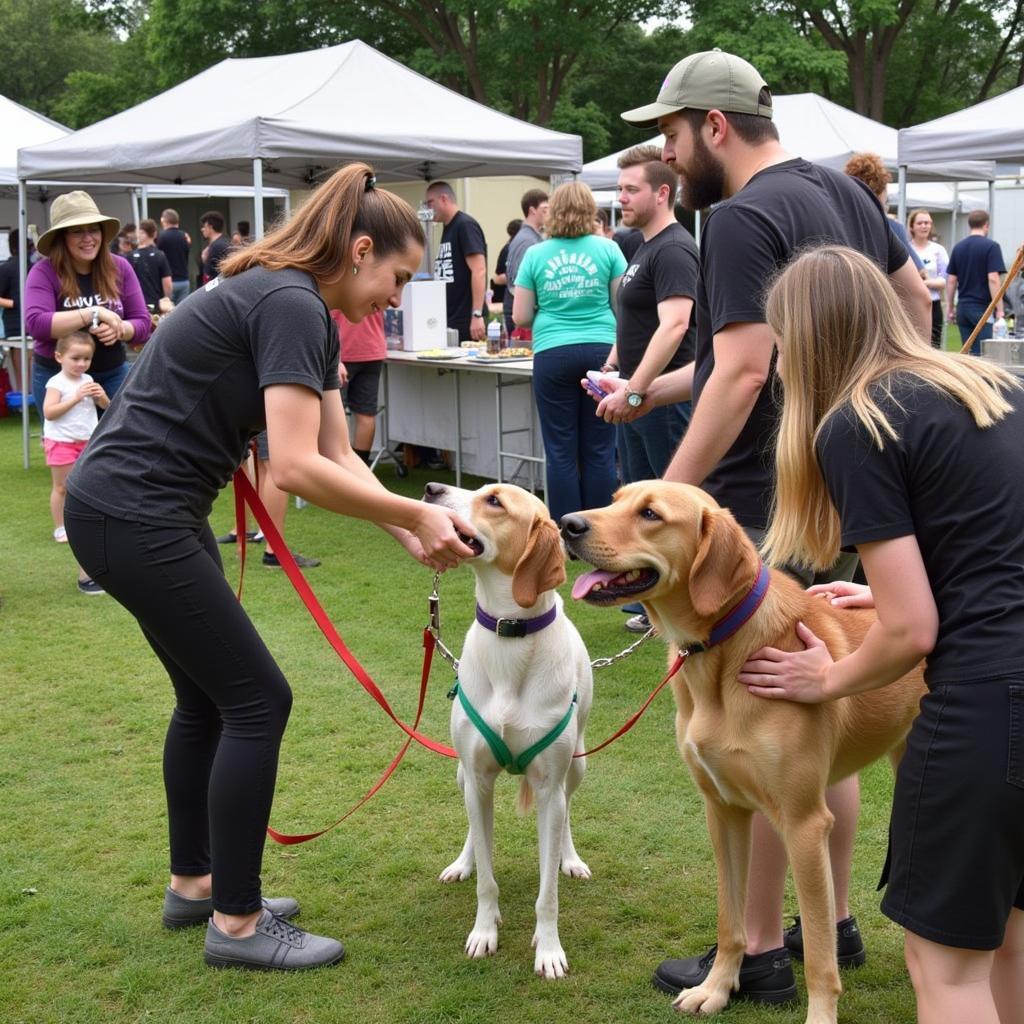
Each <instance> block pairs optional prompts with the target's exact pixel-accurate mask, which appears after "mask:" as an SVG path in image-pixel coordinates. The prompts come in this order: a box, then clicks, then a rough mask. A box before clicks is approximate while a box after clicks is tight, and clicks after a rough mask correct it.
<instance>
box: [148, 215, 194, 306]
mask: <svg viewBox="0 0 1024 1024" xmlns="http://www.w3.org/2000/svg"><path fill="white" fill-rule="evenodd" d="M180 223H181V222H180V220H179V219H178V211H177V210H171V209H166V210H164V212H163V213H161V214H160V229H161V230H160V234H159V235H158V236H157V239H156V247H157V248H158V249H159V250H160V251H161V252H162V253H163V254H164V255H165V256H166V257H167V262H168V263H169V264H170V267H171V300H172V301H173V302H174V304H175V305H177V304H178V303H179V302H181V301H182V299H184V298H185V297H186V296H187V295H188V293H189V290H190V288H189V279H188V254H189V252H190V251H191V249H192V239H191V238H189V236H188V235H187V234H186V233H185V232H184V231H182V230H181V227H180V226H179V225H180Z"/></svg>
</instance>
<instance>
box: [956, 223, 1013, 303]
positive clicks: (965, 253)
mask: <svg viewBox="0 0 1024 1024" xmlns="http://www.w3.org/2000/svg"><path fill="white" fill-rule="evenodd" d="M946 273H947V274H955V275H956V297H957V301H958V302H967V303H974V304H975V305H976V306H988V304H989V303H990V302H991V301H992V294H991V292H990V291H989V287H988V275H989V274H991V273H998V274H1005V273H1006V267H1005V265H1004V264H1003V250H1002V249H1000V248H999V244H998V243H997V242H993V241H992V239H991V238H986V237H985V236H984V235H968V236H967V237H966V238H961V239H960V241H959V242H957V243H956V245H954V246H953V251H952V252H951V253H950V254H949V266H948V267H947V268H946Z"/></svg>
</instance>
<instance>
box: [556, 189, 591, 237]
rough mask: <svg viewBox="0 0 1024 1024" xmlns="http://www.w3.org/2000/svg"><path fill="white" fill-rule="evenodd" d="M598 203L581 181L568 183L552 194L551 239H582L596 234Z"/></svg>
mask: <svg viewBox="0 0 1024 1024" xmlns="http://www.w3.org/2000/svg"><path fill="white" fill-rule="evenodd" d="M595 217H597V203H595V202H594V193H593V192H591V191H590V189H589V188H588V187H587V186H586V185H584V184H583V182H581V181H567V182H566V183H565V184H564V185H559V186H558V188H556V189H555V191H554V192H553V193H552V194H551V207H550V208H549V210H548V219H547V225H546V226H547V230H548V235H549V236H550V237H551V238H582V237H583V236H584V235H592V234H593V233H594V218H595Z"/></svg>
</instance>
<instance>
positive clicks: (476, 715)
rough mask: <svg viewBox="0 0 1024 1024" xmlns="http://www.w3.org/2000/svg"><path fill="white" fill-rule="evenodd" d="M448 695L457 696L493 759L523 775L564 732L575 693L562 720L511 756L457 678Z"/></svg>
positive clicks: (573, 706)
mask: <svg viewBox="0 0 1024 1024" xmlns="http://www.w3.org/2000/svg"><path fill="white" fill-rule="evenodd" d="M448 696H449V697H451V698H454V697H456V696H458V698H459V703H460V704H461V705H462V710H463V711H465V712H466V715H467V716H468V717H469V720H470V721H471V722H472V723H473V724H474V725H475V726H476V728H477V731H478V732H479V733H480V735H481V736H483V738H484V739H485V740H486V741H487V746H489V747H490V748H491V753H492V754H493V755H494V760H495V761H497V762H498V764H499V765H501V767H502V768H504V769H505V771H507V772H508V773H509V775H524V774H525V773H526V769H527V768H528V767H529V765H530V762H531V761H532V760H533V759H534V758H535V757H536V756H537V755H538V754H539V753H540V752H541V751H542V750H547V748H548V747H550V746H551V744H552V743H554V742H555V740H557V739H558V737H559V736H561V735H562V733H563V732H565V729H566V726H568V724H569V722H570V721H571V720H572V712H573V708H575V707H576V694H575V693H574V694H573V695H572V700H571V701H570V702H569V710H568V711H566V713H565V714H564V715H563V716H562V720H561V721H560V722H559V723H558V724H557V725H556V726H555V727H554V728H553V729H552V730H551V732H549V733H548V734H547V735H546V736H542V737H541V738H540V739H539V740H537V742H536V743H534V744H533V746H532V747H527V748H526V750H524V751H523V752H522V753H521V754H519V755H518V756H513V754H512V751H511V750H509V749H508V746H507V744H506V743H505V741H504V740H503V739H502V738H501V737H500V736H499V735H498V734H497V733H496V732H495V731H494V730H493V729H492V728H491V727H490V726H489V725H488V724H487V723H486V722H485V721H484V720H483V717H482V716H481V714H480V712H479V711H477V709H476V708H475V707H473V705H472V704H471V703H470V702H469V698H468V697H467V696H466V694H465V693H464V692H463V691H462V688H461V687H460V686H459V682H458V680H456V681H455V685H454V686H453V687H452V688H451V690H450V691H449V693H448Z"/></svg>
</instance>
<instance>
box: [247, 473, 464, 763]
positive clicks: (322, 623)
mask: <svg viewBox="0 0 1024 1024" xmlns="http://www.w3.org/2000/svg"><path fill="white" fill-rule="evenodd" d="M234 483H235V493H236V495H237V494H239V493H240V494H241V497H242V500H244V502H245V504H247V505H248V506H249V508H250V509H251V510H252V514H253V515H254V516H255V518H256V522H257V523H259V526H260V529H261V530H262V531H263V536H264V537H266V538H267V540H268V541H269V542H270V545H271V547H273V549H274V554H276V555H277V560H278V561H279V562H280V563H281V568H282V569H284V571H285V575H286V576H287V577H288V579H289V580H291V584H292V586H293V587H294V588H295V590H296V591H297V592H298V595H299V597H300V598H301V599H302V603H303V604H304V605H305V606H306V608H307V609H308V610H309V613H310V615H312V616H313V621H314V622H315V623H316V624H317V626H319V627H320V632H321V633H323V635H324V636H325V637H326V638H327V642H328V643H329V644H330V645H331V647H333V648H334V651H335V653H336V654H337V655H338V657H339V658H341V660H342V661H343V662H344V663H345V665H346V666H347V667H348V670H349V671H350V672H351V673H352V675H354V676H355V677H356V679H357V680H358V682H359V684H360V686H362V688H363V689H364V690H365V691H366V692H367V693H368V694H369V695H370V696H371V697H372V698H373V699H374V700H375V701H376V702H377V703H378V704H379V705H380V706H381V708H382V709H383V710H384V713H385V714H386V715H387V716H388V718H390V719H391V721H393V722H394V723H395V725H397V726H398V728H399V729H401V730H402V732H404V733H405V734H406V735H407V736H409V737H410V738H411V739H414V740H415V741H416V742H417V743H419V744H421V745H422V746H424V747H426V748H427V749H428V750H432V751H434V753H435V754H441V755H442V756H444V757H455V758H457V757H458V756H459V755H458V754H456V753H455V751H454V750H452V748H451V747H447V746H445V745H444V744H443V743H438V742H437V741H436V740H432V739H431V738H430V737H429V736H424V735H423V734H422V733H420V732H418V731H417V730H416V729H415V728H414V727H412V726H409V725H406V724H405V722H403V721H402V719H400V718H399V717H398V715H396V714H395V713H394V711H392V709H391V705H390V704H389V703H388V701H387V698H386V697H385V696H384V694H383V693H382V692H381V690H380V687H379V686H377V684H376V683H375V682H374V681H373V679H371V678H370V675H369V673H368V672H367V671H366V670H365V669H364V668H363V666H362V665H360V664H359V661H358V660H357V659H356V657H355V655H354V654H353V653H352V652H351V651H350V650H349V649H348V647H346V646H345V641H344V640H342V639H341V636H340V634H339V633H338V631H337V630H336V629H335V628H334V624H333V623H332V622H331V620H330V618H328V616H327V612H325V611H324V609H323V606H322V605H321V604H320V602H319V601H318V600H317V597H316V594H314V593H313V590H312V588H311V587H310V585H309V584H308V583H307V582H306V577H305V576H303V575H302V570H300V569H299V567H298V566H297V565H296V564H295V559H294V558H293V557H292V553H291V552H290V551H289V550H288V547H287V545H286V544H285V542H284V538H283V537H282V536H281V534H280V532H279V531H278V529H277V527H276V526H275V525H274V521H273V520H272V519H271V518H270V515H269V513H268V512H267V510H266V509H265V508H264V507H263V502H261V501H260V499H259V495H258V494H257V493H256V490H255V488H254V487H253V485H252V483H251V482H250V480H249V478H248V477H247V476H246V475H245V473H244V472H242V470H236V471H235V478H234ZM237 501H238V499H237V498H236V509H237V507H238V504H237ZM244 535H245V528H244V523H243V526H242V529H241V533H240V534H239V538H238V539H239V543H240V544H241V545H242V547H241V549H240V554H244V551H245V547H244V542H243V541H242V537H243V536H244Z"/></svg>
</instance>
